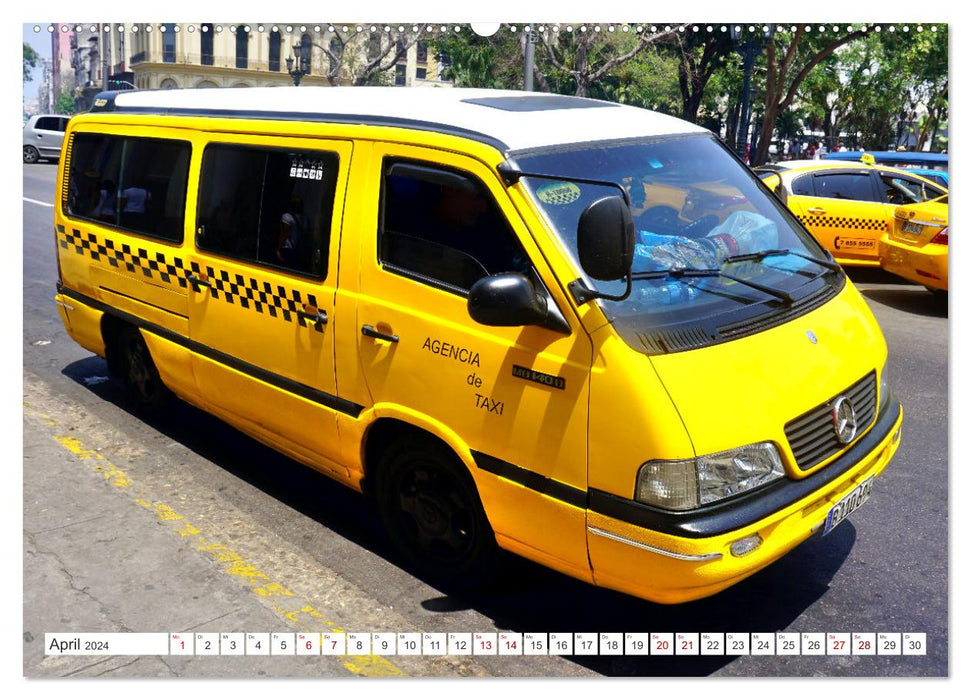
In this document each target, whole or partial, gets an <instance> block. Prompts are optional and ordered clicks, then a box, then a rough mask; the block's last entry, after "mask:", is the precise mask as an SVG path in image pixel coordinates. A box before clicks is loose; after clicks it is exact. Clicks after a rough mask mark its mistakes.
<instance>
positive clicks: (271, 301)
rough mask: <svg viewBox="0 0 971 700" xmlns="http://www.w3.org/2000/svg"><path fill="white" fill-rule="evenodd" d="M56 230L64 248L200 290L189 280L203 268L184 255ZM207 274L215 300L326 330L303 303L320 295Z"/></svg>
mask: <svg viewBox="0 0 971 700" xmlns="http://www.w3.org/2000/svg"><path fill="white" fill-rule="evenodd" d="M57 232H58V242H59V244H60V246H61V248H63V249H64V250H70V249H72V248H73V249H74V252H75V253H77V254H79V255H87V256H89V257H90V258H91V259H92V260H96V261H99V262H107V263H108V264H109V265H110V266H111V267H114V268H117V269H119V270H122V269H124V270H127V271H128V272H130V273H132V274H135V275H139V274H140V275H143V276H144V277H146V278H148V279H158V280H161V281H162V282H164V283H165V284H169V285H172V286H177V287H179V288H181V289H187V288H188V287H189V286H190V285H191V286H192V288H193V289H194V290H198V289H199V287H198V285H197V284H195V283H193V282H192V281H191V280H190V279H189V275H190V274H191V275H195V276H196V277H197V278H198V277H201V275H202V272H203V271H202V269H201V267H200V266H199V264H198V263H191V265H190V267H189V268H186V266H185V264H184V262H183V260H182V258H178V257H173V258H172V259H171V261H170V260H168V259H167V258H166V256H165V254H164V253H155V254H154V255H151V254H149V252H148V251H147V250H146V249H144V248H132V247H131V246H130V245H128V244H127V243H122V244H121V245H120V246H119V245H118V244H116V243H115V242H114V241H112V240H111V239H110V238H105V239H104V241H100V240H99V239H98V236H97V235H96V234H94V233H82V232H81V231H79V230H78V229H72V230H71V231H70V232H69V231H67V230H66V229H65V227H64V226H60V225H59V226H58V227H57ZM205 275H206V277H207V278H208V279H206V283H207V284H208V285H209V294H210V295H211V296H212V298H213V299H216V300H220V301H224V302H226V303H227V304H238V305H239V306H240V307H242V308H244V309H252V310H253V311H255V312H256V313H259V314H268V315H269V316H272V317H273V318H280V319H282V320H284V321H287V322H290V323H292V322H294V321H296V322H297V323H299V324H300V325H301V326H304V327H311V328H314V329H315V330H318V331H323V329H324V324H323V323H322V322H321V320H318V319H316V318H315V317H313V316H310V315H309V314H305V313H304V309H303V305H304V304H307V305H309V306H311V307H315V308H316V307H317V298H316V297H315V296H314V295H313V294H306V295H303V294H301V293H300V291H299V290H297V289H287V288H286V287H284V286H282V285H277V286H276V288H275V289H274V287H273V285H271V284H270V283H269V282H259V281H257V280H256V279H255V278H253V277H250V278H246V277H243V275H238V274H230V273H229V272H227V271H226V270H216V269H215V268H212V267H208V266H207V267H206V269H205ZM304 297H306V298H304Z"/></svg>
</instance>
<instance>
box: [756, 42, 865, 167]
mask: <svg viewBox="0 0 971 700" xmlns="http://www.w3.org/2000/svg"><path fill="white" fill-rule="evenodd" d="M808 29H810V30H811V29H813V28H812V27H809V28H808ZM864 36H866V32H865V31H863V30H860V29H858V30H855V31H852V32H840V33H835V34H834V33H828V32H814V31H809V32H807V27H805V26H802V25H800V26H797V27H796V29H795V32H792V31H791V30H790V29H789V28H787V27H783V28H781V30H780V31H777V32H776V33H775V34H774V35H773V36H772V37H770V38H769V40H768V41H767V43H766V48H765V97H764V104H765V112H764V114H763V117H762V126H761V129H760V132H759V139H758V148H757V149H756V152H755V157H754V158H753V159H752V165H759V164H761V163H764V162H765V161H766V160H767V159H768V155H769V145H770V144H771V142H772V132H773V130H774V129H775V121H776V117H777V116H778V114H779V112H783V111H785V110H787V109H789V107H791V106H792V103H793V101H794V100H795V99H796V96H797V95H798V91H799V87H800V85H801V84H802V82H803V81H804V80H805V79H806V77H807V76H808V75H809V73H810V71H812V70H813V69H814V68H815V67H816V66H817V65H819V64H820V63H821V62H822V61H824V60H825V59H826V58H827V57H828V56H830V55H832V53H833V52H834V51H836V49H838V48H839V47H841V46H843V45H845V44H848V43H849V42H851V41H854V40H856V39H860V38H862V37H864Z"/></svg>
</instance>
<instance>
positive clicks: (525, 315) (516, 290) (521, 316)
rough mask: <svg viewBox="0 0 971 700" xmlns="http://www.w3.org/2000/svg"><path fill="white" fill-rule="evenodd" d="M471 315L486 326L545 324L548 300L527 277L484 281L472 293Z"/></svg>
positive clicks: (514, 275) (512, 275) (506, 276)
mask: <svg viewBox="0 0 971 700" xmlns="http://www.w3.org/2000/svg"><path fill="white" fill-rule="evenodd" d="M469 315H470V316H471V317H472V319H473V320H474V321H477V322H479V323H481V324H483V325H486V326H531V325H534V324H543V323H544V322H545V321H546V318H547V315H548V311H547V305H546V298H545V297H544V296H543V295H542V294H539V293H538V292H537V291H536V289H535V288H534V287H533V284H532V282H530V281H529V279H528V278H527V277H526V276H525V275H521V274H519V273H507V274H503V275H492V276H491V277H483V278H482V279H480V280H479V281H478V282H476V283H475V284H473V285H472V289H470V290H469Z"/></svg>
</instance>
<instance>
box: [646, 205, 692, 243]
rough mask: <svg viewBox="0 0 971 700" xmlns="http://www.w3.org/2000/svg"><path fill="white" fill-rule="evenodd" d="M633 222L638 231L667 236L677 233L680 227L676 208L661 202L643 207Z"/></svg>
mask: <svg viewBox="0 0 971 700" xmlns="http://www.w3.org/2000/svg"><path fill="white" fill-rule="evenodd" d="M634 224H635V228H637V230H639V231H640V230H645V231H650V232H651V233H660V234H663V235H668V236H670V235H674V234H676V233H678V230H679V229H680V228H681V221H680V219H679V218H678V210H677V209H675V208H674V207H669V206H665V205H663V204H662V205H658V206H653V207H650V208H648V209H645V210H644V212H643V213H642V214H641V215H640V216H638V217H637V219H636V221H635V222H634Z"/></svg>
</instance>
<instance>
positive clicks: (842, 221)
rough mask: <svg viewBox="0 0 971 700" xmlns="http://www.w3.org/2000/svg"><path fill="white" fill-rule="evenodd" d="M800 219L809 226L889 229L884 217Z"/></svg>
mask: <svg viewBox="0 0 971 700" xmlns="http://www.w3.org/2000/svg"><path fill="white" fill-rule="evenodd" d="M799 219H800V221H802V223H803V224H804V225H805V226H806V227H807V228H813V227H815V226H828V227H830V228H844V229H848V230H851V231H886V230H887V222H886V221H885V220H883V219H854V218H850V217H846V216H800V217H799Z"/></svg>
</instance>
